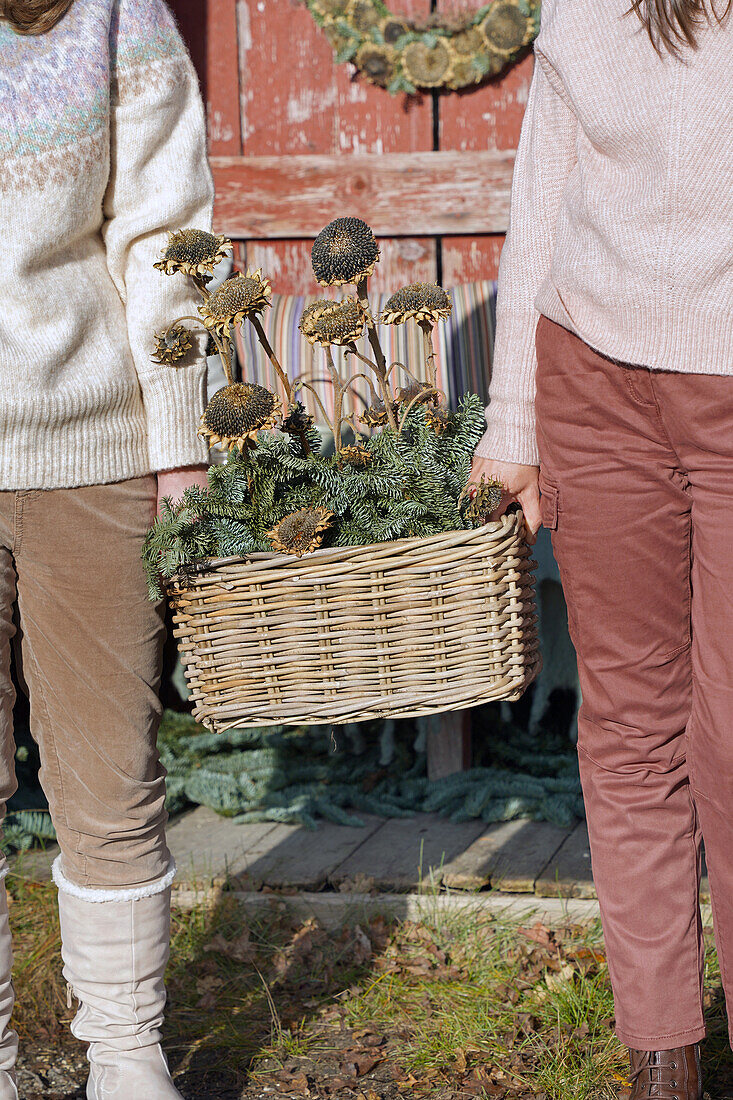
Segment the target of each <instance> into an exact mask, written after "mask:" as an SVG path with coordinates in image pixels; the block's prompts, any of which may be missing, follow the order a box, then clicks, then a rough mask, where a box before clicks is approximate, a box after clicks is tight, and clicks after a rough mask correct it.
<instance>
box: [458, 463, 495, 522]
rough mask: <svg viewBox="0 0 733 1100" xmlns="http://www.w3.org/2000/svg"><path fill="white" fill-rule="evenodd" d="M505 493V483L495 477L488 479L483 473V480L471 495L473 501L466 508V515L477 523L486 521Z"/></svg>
mask: <svg viewBox="0 0 733 1100" xmlns="http://www.w3.org/2000/svg"><path fill="white" fill-rule="evenodd" d="M503 495H504V485H503V483H502V482H501V481H496V480H494V479H493V478H489V479H488V480H487V479H486V478H485V477H484V475H483V474H482V475H481V480H480V482H479V483H478V485H477V486H476V488H475V492H474V493H473V494H472V496H471V503H470V504H469V506H468V508H467V509H466V515H467V516H468V518H469V519H472V520H474V521H475V522H477V523H485V522H486V520H487V519H488V517H489V516H490V515H491V513H492V512H493V511H494V509H495V508H498V507H499V504H500V503H501V498H502V496H503Z"/></svg>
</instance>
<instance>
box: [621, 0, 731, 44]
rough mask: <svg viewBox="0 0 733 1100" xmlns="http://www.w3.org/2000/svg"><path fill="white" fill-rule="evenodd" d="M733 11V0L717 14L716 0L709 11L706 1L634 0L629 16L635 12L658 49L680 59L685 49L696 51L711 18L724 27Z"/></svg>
mask: <svg viewBox="0 0 733 1100" xmlns="http://www.w3.org/2000/svg"><path fill="white" fill-rule="evenodd" d="M731 8H733V0H727V4H726V7H725V11H724V12H723V14H722V15H718V13H717V12H716V10H715V0H711V4H710V11H708V4H707V0H633V2H632V5H631V7H630V8H629V11H628V12H627V14H629V15H630V14H631V12H636V14H637V15H638V16H639V18H640V19H641V21H642V23H643V25H644V26H645V27H646V29H647V32H648V34H649V37H650V38H651V40H652V43H653V45H654V48H655V50H656V51H657V53H658V54H661V53H662V51H663V50H665V49H666V50H668V52H669V53H671V54H674V55H675V56H677V57H679V56H680V53H681V52H682V50H683V49H684V48H685V47H688V46H689V47H690V48H691V49H693V50H696V49H697V47H698V40H697V32H698V31H699V30H700V27H701V26H702V24H703V23H707V22H710V17H711V15H712V17H713V18H714V19H715V21H716V22H717V23H718V24H722V23H723V22H724V21H725V20H726V19H727V17H728V15H729V14H730V11H731Z"/></svg>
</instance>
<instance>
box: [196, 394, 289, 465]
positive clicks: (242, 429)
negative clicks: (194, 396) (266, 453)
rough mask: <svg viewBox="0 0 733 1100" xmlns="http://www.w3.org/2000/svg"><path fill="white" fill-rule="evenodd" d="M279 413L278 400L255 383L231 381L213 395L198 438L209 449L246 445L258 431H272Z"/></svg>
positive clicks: (279, 404) (280, 407)
mask: <svg viewBox="0 0 733 1100" xmlns="http://www.w3.org/2000/svg"><path fill="white" fill-rule="evenodd" d="M281 414H282V402H281V401H280V398H279V397H277V396H276V395H275V394H274V393H271V392H270V390H266V389H265V387H264V386H258V385H257V384H256V383H254V382H234V383H233V384H232V385H231V386H225V387H224V389H223V390H219V391H218V393H215V394H214V396H213V397H212V399H211V401H210V402H209V404H208V405H207V407H206V411H205V412H204V415H203V416H202V417H201V426H200V427H199V435H202V436H204V437H205V438H206V439H207V440H208V443H209V446H210V447H226V448H229V447H239V448H240V449H241V448H242V447H244V446H245V444H246V443H247V441H248V440H251V439H255V438H256V437H257V432H259V431H261V430H264V429H267V428H274V427H275V425H276V424H277V422H278V420H279V418H280V415H281Z"/></svg>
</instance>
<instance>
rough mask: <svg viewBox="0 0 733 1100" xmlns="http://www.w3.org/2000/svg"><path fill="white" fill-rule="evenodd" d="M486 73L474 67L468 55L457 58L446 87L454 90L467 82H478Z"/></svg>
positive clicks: (462, 86) (464, 85) (463, 86)
mask: <svg viewBox="0 0 733 1100" xmlns="http://www.w3.org/2000/svg"><path fill="white" fill-rule="evenodd" d="M485 76H486V73H484V72H482V71H481V70H480V69H478V68H476V66H475V65H474V63H473V59H472V58H470V57H465V58H464V57H462V58H459V60H458V61H455V62H454V63H453V67H452V69H451V75H450V79H449V81H448V87H449V88H452V89H453V90H454V91H458V90H459V89H460V88H465V87H466V85H467V84H478V83H480V81H481V80H483V79H484V77H485Z"/></svg>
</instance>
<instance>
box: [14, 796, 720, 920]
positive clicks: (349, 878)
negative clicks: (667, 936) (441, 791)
mask: <svg viewBox="0 0 733 1100" xmlns="http://www.w3.org/2000/svg"><path fill="white" fill-rule="evenodd" d="M362 816H363V817H364V819H365V820H366V825H365V827H364V828H363V829H355V828H347V827H345V826H340V825H331V824H327V823H325V822H322V823H321V824H320V825H319V827H318V829H317V830H316V831H315V832H314V831H312V830H310V829H305V828H303V827H301V826H299V825H278V824H276V823H274V822H265V823H263V824H258V825H235V824H234V823H233V822H232V820H231V819H230V818H226V817H220V816H219V814H217V813H215V812H214V811H213V810H210V809H208V808H207V807H205V806H197V807H196V808H195V809H192V810H188V811H186V812H185V813H184V814H181V815H180V816H179V817H177V818H173V819H171V823H170V825H169V828H168V844H169V847H170V848H171V851H172V853H173V855H174V858H175V860H176V863H177V866H178V876H177V878H176V889H177V891H179V892H180V891H183V892H184V893H185V892H186V891H189V892H191V890H199V891H200V890H201V889H202V888H208V887H209V886H210V885H211V884H219V885H221V884H222V883H223V882H224V881H225V879H226V878H227V876H228V875H230V876H232V877H233V878H235V879H236V880H237V881H236V885H237V886H238V887H239V888H242V889H245V890H252V889H256V888H261V887H262V886H270V887H273V888H275V889H282V888H287V887H290V888H292V889H293V890H298V891H316V890H322V889H323V888H324V887H332V888H335V889H336V890H337V891H344V890H346V891H347V892H353V891H354V890H360V889H370V888H372V887H376V888H377V889H379V890H382V891H386V892H390V891H392V892H395V893H401V894H404V893H406V892H408V891H410V890H414V889H415V888H417V887H418V886H419V884H420V879H421V878H422V883H423V884H425V883H429V882H430V881H431V869H432V881H433V882H434V883H442V884H443V885H445V886H447V887H448V888H449V889H451V890H464V891H483V892H484V893H485V892H487V891H489V890H490V891H491V892H492V893H495V894H506V895H511V894H533V893H534V894H536V895H537V896H538V897H540V898H561V899H562V898H576V899H580V900H592V899H594V898H595V897H596V891H595V887H594V885H593V877H592V869H591V860H590V849H589V845H588V831H587V827H586V824H585V822H580V823H578V824H577V825H576V826H575V827H574V828H573V829H561V828H558V827H557V826H555V825H550V824H549V823H548V822H541V821H529V820H527V819H522V818H520V819H518V820H515V821H503V822H499V823H497V824H495V825H488V826H487V825H484V824H483V823H482V822H478V821H477V822H468V823H465V824H460V825H457V824H454V823H453V822H450V821H447V820H446V819H445V818H441V817H438V816H436V815H431V814H421V815H417V816H416V817H414V818H403V819H389V818H387V819H384V818H379V817H373V816H369V815H362ZM421 843H422V846H423V851H422V876H421V875H420V872H419V866H420V845H421ZM58 852H59V849H58V846H57V845H56V844H49V845H48V846H47V847H46V848H45V849H41V848H38V849H31V850H30V851H27V852H18V853H16V854H14V855H12V856H11V857H10V859H9V863H10V868H11V873H13V874H21V875H23V876H24V877H26V878H29V879H33V880H35V881H44V880H47V879H49V878H50V877H51V864H52V862H53V860H54V859H55V857H56V856H57V855H58ZM702 870H703V877H702V882H701V885H700V900H701V902H702V903H703V904H709V902H710V887H709V883H708V877H707V868H706V866H705V863H704V860H703V869H702Z"/></svg>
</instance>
